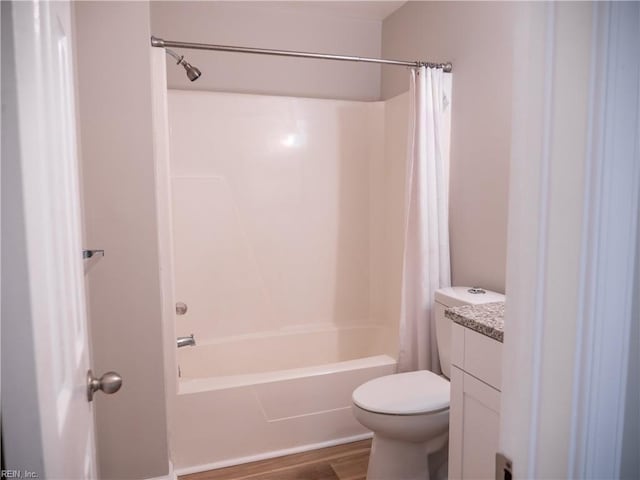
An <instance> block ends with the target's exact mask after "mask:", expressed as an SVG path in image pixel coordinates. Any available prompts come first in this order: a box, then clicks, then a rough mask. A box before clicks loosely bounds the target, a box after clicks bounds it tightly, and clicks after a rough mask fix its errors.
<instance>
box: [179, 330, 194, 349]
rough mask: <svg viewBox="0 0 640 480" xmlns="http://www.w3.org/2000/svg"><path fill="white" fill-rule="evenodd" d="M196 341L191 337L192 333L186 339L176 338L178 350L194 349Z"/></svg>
mask: <svg viewBox="0 0 640 480" xmlns="http://www.w3.org/2000/svg"><path fill="white" fill-rule="evenodd" d="M195 346H196V339H195V338H194V337H193V333H192V334H191V335H189V336H188V337H178V348H180V347H195Z"/></svg>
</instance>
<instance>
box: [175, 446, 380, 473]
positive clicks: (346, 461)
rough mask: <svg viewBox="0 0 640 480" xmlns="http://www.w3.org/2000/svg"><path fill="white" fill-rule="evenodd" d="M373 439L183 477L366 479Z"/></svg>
mask: <svg viewBox="0 0 640 480" xmlns="http://www.w3.org/2000/svg"><path fill="white" fill-rule="evenodd" d="M370 450H371V440H362V441H360V442H353V443H347V444H344V445H337V446H335V447H329V448H322V449H320V450H312V451H310V452H303V453H296V454H294V455H287V456H286V457H278V458H271V459H269V460H261V461H259V462H252V463H245V464H244V465H236V466H234V467H227V468H220V469H218V470H209V471H208V472H200V473H193V474H191V475H183V476H181V477H180V478H179V480H249V479H250V480H365V477H366V475H367V462H368V461H369V452H370Z"/></svg>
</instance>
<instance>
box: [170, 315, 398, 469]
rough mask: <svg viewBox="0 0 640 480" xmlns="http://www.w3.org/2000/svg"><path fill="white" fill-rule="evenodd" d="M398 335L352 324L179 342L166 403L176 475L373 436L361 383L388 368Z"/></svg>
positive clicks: (391, 369) (392, 368) (392, 364)
mask: <svg viewBox="0 0 640 480" xmlns="http://www.w3.org/2000/svg"><path fill="white" fill-rule="evenodd" d="M395 345H396V335H395V333H394V332H392V331H390V330H389V329H388V328H384V327H376V326H358V327H347V328H344V327H343V328H326V327H325V328H322V329H316V330H313V331H308V330H306V331H299V332H294V331H287V332H279V333H270V334H266V335H261V336H258V335H246V336H239V337H231V338H225V339H218V340H216V341H211V342H206V343H204V344H202V345H199V346H197V347H193V348H182V349H180V350H179V355H178V362H179V365H180V371H181V375H182V377H181V378H180V382H179V386H178V395H177V398H176V402H175V406H174V412H173V415H172V417H173V428H172V432H171V434H172V436H173V437H174V441H173V442H172V443H173V444H174V445H175V447H174V452H173V453H174V458H173V461H174V464H175V465H176V469H177V473H178V474H180V475H183V474H187V473H193V472H198V471H204V470H209V469H213V468H220V467H224V466H228V465H234V464H238V463H245V462H249V461H255V460H260V459H264V458H270V457H275V456H280V455H285V454H289V453H295V452H299V451H304V450H309V449H313V448H320V447H323V446H329V445H335V444H338V443H343V442H348V441H353V440H358V439H362V438H366V437H367V436H370V433H369V432H368V431H367V430H366V429H365V428H363V427H362V426H361V425H360V424H359V423H358V422H357V421H356V420H355V419H354V418H353V415H352V413H351V393H352V391H353V389H354V388H356V387H357V386H358V385H360V384H361V383H363V382H365V381H367V380H370V379H372V378H375V377H378V376H381V375H388V374H391V373H394V372H395V370H396V361H395V359H394V355H395Z"/></svg>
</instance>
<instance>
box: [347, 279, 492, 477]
mask: <svg viewBox="0 0 640 480" xmlns="http://www.w3.org/2000/svg"><path fill="white" fill-rule="evenodd" d="M499 301H504V296H503V295H501V294H499V293H495V292H490V291H486V290H482V289H478V288H468V287H448V288H444V289H440V290H438V291H436V293H435V305H434V308H435V323H436V340H437V344H438V353H439V357H440V365H441V368H442V372H443V375H444V376H439V375H436V374H435V373H433V372H429V371H427V370H419V371H416V372H408V373H397V374H394V375H386V376H384V377H379V378H375V379H373V380H370V381H368V382H366V383H364V384H362V385H360V386H359V387H358V388H356V389H355V390H354V392H353V396H352V400H353V402H352V411H353V414H354V416H355V417H356V419H357V420H358V421H359V422H360V423H361V424H362V425H363V426H365V427H367V428H368V429H369V430H371V431H373V443H372V445H371V455H370V457H369V466H368V469H367V480H428V479H429V478H430V473H433V472H432V470H433V466H430V465H429V455H430V454H432V453H435V452H437V451H438V450H441V449H443V447H444V446H445V445H446V444H447V441H448V431H449V381H448V380H447V378H449V376H450V371H451V361H450V359H451V355H450V348H451V328H452V327H451V321H450V320H448V319H446V318H445V316H444V311H445V309H446V308H449V307H456V306H462V305H471V304H481V303H490V302H499ZM445 377H446V378H445ZM430 470H431V472H430Z"/></svg>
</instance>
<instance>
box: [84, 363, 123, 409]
mask: <svg viewBox="0 0 640 480" xmlns="http://www.w3.org/2000/svg"><path fill="white" fill-rule="evenodd" d="M121 386H122V377H121V376H120V375H118V374H117V373H116V372H107V373H105V374H104V375H102V376H101V377H100V378H96V377H94V376H93V372H92V371H91V370H89V371H88V372H87V400H88V401H90V402H91V401H92V400H93V394H94V393H95V392H97V391H98V390H102V391H103V392H104V393H106V394H111V393H116V392H117V391H118V390H120V387H121Z"/></svg>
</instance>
